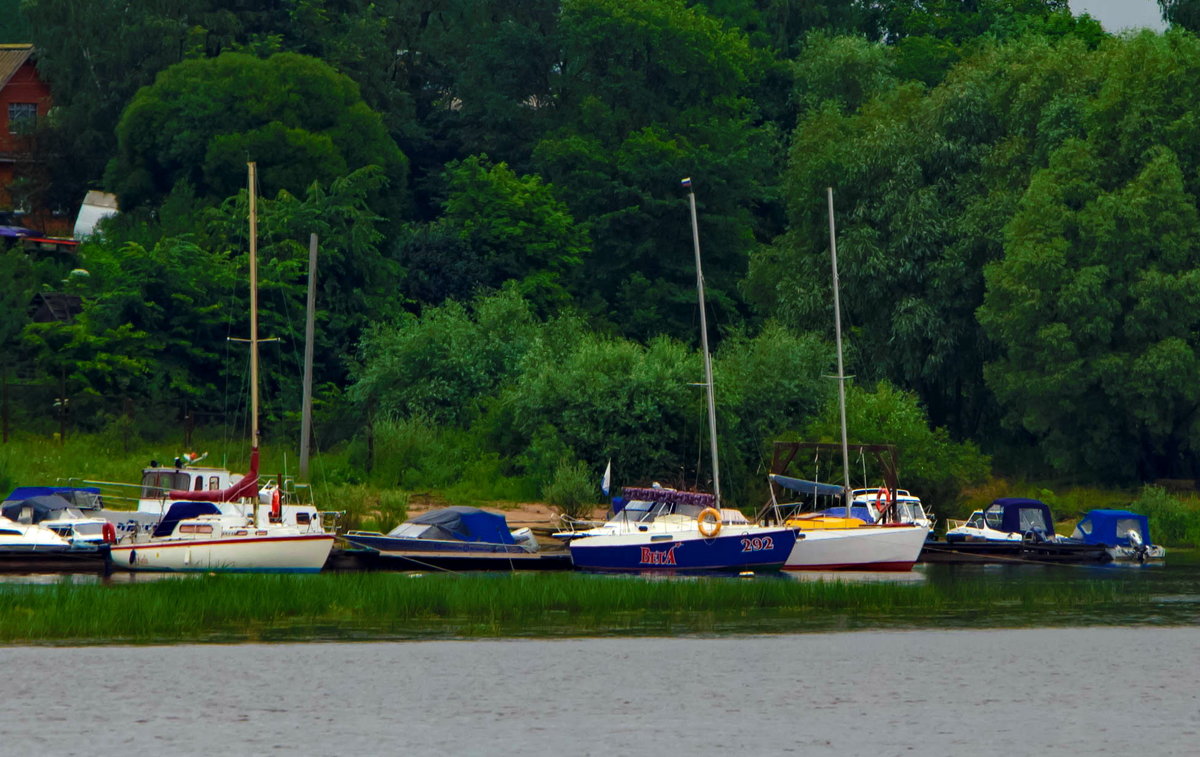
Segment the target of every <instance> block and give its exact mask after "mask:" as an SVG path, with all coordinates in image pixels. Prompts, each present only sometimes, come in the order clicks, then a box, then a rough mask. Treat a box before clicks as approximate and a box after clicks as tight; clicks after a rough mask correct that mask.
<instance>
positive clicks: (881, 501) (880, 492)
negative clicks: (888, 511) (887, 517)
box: [875, 486, 892, 512]
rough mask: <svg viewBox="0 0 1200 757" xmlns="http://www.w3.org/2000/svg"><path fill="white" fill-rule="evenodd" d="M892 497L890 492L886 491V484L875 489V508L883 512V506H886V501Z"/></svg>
mask: <svg viewBox="0 0 1200 757" xmlns="http://www.w3.org/2000/svg"><path fill="white" fill-rule="evenodd" d="M891 499H892V493H891V492H890V491H888V488H887V487H886V486H883V487H880V488H879V489H877V490H876V491H875V509H876V510H878V511H880V512H883V508H885V507H887V503H888V502H890V501H891Z"/></svg>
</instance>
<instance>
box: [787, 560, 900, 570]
mask: <svg viewBox="0 0 1200 757" xmlns="http://www.w3.org/2000/svg"><path fill="white" fill-rule="evenodd" d="M914 564H915V563H911V562H872V563H852V564H850V565H784V566H783V569H784V570H795V571H801V570H868V571H884V570H890V571H908V570H912V568H913V565H914Z"/></svg>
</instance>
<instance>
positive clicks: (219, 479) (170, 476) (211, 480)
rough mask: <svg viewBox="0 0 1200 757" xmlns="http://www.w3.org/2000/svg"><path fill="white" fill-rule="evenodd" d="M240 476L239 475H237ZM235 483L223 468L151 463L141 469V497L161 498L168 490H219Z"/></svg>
mask: <svg viewBox="0 0 1200 757" xmlns="http://www.w3.org/2000/svg"><path fill="white" fill-rule="evenodd" d="M238 478H240V476H239V477H238ZM234 483H236V480H235V479H234V477H233V476H231V475H230V473H229V471H228V470H225V469H224V468H188V467H183V466H177V467H174V468H170V467H166V466H159V465H155V464H153V463H151V466H150V467H149V468H144V469H142V493H141V495H140V496H141V498H142V499H162V498H163V497H166V496H167V492H170V491H193V492H199V491H205V490H209V491H219V490H221V489H227V488H229V487H230V486H232V485H233V484H234Z"/></svg>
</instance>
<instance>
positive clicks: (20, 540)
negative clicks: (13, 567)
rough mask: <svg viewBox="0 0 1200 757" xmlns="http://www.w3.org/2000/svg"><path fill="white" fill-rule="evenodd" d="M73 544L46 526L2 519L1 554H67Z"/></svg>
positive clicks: (0, 520)
mask: <svg viewBox="0 0 1200 757" xmlns="http://www.w3.org/2000/svg"><path fill="white" fill-rule="evenodd" d="M70 549H71V543H70V542H69V541H67V540H66V539H64V538H63V537H62V536H60V535H58V534H57V533H55V532H54V531H52V530H50V529H49V528H46V527H45V526H41V525H38V524H36V523H18V522H17V521H15V520H11V519H9V518H4V517H0V552H2V553H9V554H12V553H24V552H66V551H68V550H70Z"/></svg>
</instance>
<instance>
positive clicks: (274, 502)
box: [271, 489, 283, 520]
mask: <svg viewBox="0 0 1200 757" xmlns="http://www.w3.org/2000/svg"><path fill="white" fill-rule="evenodd" d="M282 515H283V507H282V506H281V505H280V503H279V490H278V489H276V490H275V491H273V492H271V520H279V519H280V516H282Z"/></svg>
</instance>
